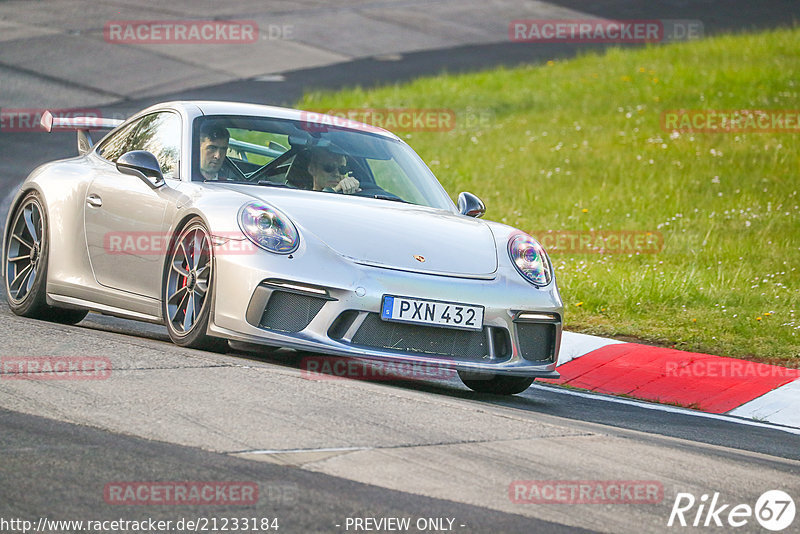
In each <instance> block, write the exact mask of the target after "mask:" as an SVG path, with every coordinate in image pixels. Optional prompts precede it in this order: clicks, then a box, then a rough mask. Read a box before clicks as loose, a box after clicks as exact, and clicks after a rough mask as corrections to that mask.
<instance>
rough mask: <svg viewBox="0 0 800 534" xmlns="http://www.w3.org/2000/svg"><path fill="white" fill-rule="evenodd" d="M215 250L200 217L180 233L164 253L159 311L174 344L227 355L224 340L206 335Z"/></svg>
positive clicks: (191, 221) (212, 285)
mask: <svg viewBox="0 0 800 534" xmlns="http://www.w3.org/2000/svg"><path fill="white" fill-rule="evenodd" d="M213 271H214V247H213V246H212V245H211V235H210V234H209V232H208V229H207V228H206V225H205V223H204V222H203V220H202V219H200V218H199V217H195V218H194V219H192V220H190V221H189V222H188V223H187V224H186V225H185V226H184V227H183V229H182V230H181V232H180V234H179V235H178V238H177V239H176V240H175V241H174V242H173V244H172V246H171V247H170V249H169V253H168V254H167V261H166V264H165V265H164V277H163V283H162V284H161V311H162V313H163V315H164V323H165V324H166V326H167V332H168V333H169V337H170V339H171V340H172V342H173V343H175V344H176V345H179V346H181V347H189V348H193V349H203V350H211V351H214V352H226V351H227V349H228V342H227V340H225V339H220V338H216V337H212V336H209V335H207V334H206V332H207V330H208V324H209V321H210V317H211V300H212V299H211V295H212V290H213V287H214V272H213Z"/></svg>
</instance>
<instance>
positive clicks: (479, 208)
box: [458, 192, 486, 219]
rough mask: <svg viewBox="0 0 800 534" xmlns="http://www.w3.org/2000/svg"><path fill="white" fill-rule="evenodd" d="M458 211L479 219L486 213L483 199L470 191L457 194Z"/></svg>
mask: <svg viewBox="0 0 800 534" xmlns="http://www.w3.org/2000/svg"><path fill="white" fill-rule="evenodd" d="M458 211H459V213H461V215H466V216H467V217H475V218H476V219H480V218H481V217H483V214H484V213H486V206H485V205H484V203H483V201H482V200H481V199H479V198H478V197H476V196H475V195H473V194H472V193H466V192H464V193H459V194H458Z"/></svg>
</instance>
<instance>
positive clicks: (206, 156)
mask: <svg viewBox="0 0 800 534" xmlns="http://www.w3.org/2000/svg"><path fill="white" fill-rule="evenodd" d="M230 138H231V135H230V133H228V129H227V128H223V127H222V126H216V125H214V124H204V125H203V127H202V128H201V129H200V175H201V176H202V177H203V179H204V180H235V179H236V176H234V175H232V174H231V173H230V171H228V169H224V168H223V167H222V165H223V163H225V155H226V154H227V153H228V142H229V141H230Z"/></svg>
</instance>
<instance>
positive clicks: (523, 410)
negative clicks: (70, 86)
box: [0, 1, 800, 533]
mask: <svg viewBox="0 0 800 534" xmlns="http://www.w3.org/2000/svg"><path fill="white" fill-rule="evenodd" d="M559 3H561V4H564V5H565V6H567V7H574V8H576V9H577V8H580V9H582V10H584V11H587V10H588V11H591V10H592V9H594V10H596V11H597V14H598V15H602V16H608V17H610V16H618V17H620V18H622V17H625V18H636V17H637V16H645V14H643V13H642V12H641V11H637V10H636V9H635V6H634V7H631V3H630V2H599V3H595V4H593V6H592V7H587V6H585V5H583V3H582V2H559ZM686 4H687V2H678V1H676V2H661V3H658V4H657V5H659V6H662V8H663V9H664V11H663V12H659V13H654V12H653V11H647V13H646V16H647V17H664V18H666V17H670V16H671V17H674V18H681V17H682V16H683V15H682V14H685V12H686V11H685V6H686ZM738 5H744V4H738ZM748 5H749V6H750V7H748V8H747V9H742V10H741V11H736V10H723V9H722V8H721V7H720V4H719V3H713V2H697V3H695V7H696V9H697V10H698V13H699V14H697V15H696V18H703V19H704V20H707V21H709V22H707V24H706V28H707V31H709V32H712V33H713V32H714V31H721V30H725V29H736V28H748V29H749V28H752V27H770V26H773V25H777V24H785V23H787V22H788V21H789V18H790V16H789V15H787V13H788V11H787V10H794V11H795V12H796V11H797V6H796V4H795V3H790V2H761V3H757V4H756V3H748ZM651 7H652V5H651ZM681 8H683V11H681V10H680V9H681ZM670 9H673V11H670ZM702 10H707V11H705V12H702ZM574 53H575V49H571V48H568V47H561V48H559V47H554V48H553V49H552V50H544V49H536V51H535V52H532V51H531V49H530V47H525V46H521V45H511V44H499V45H486V46H465V47H460V48H457V49H448V50H439V51H428V52H418V53H414V54H405V55H403V57H402V58H401V59H400V60H399V61H382V60H378V59H363V60H358V61H355V62H352V63H347V64H343V65H334V66H329V67H323V68H317V69H308V70H304V71H298V72H292V73H287V74H286V75H285V79H284V81H281V82H256V81H241V82H230V83H225V84H220V85H218V86H212V87H205V88H201V89H194V90H190V91H183V92H181V93H180V94H173V95H163V96H158V97H149V98H147V99H139V100H130V101H125V102H123V103H120V104H117V105H114V106H108V107H105V108H104V109H103V110H104V112H106V113H128V112H132V111H134V110H137V109H140V108H141V107H143V106H144V105H147V104H148V103H150V102H155V101H160V100H166V99H170V98H224V99H230V100H243V101H251V102H263V103H271V104H278V105H287V104H291V103H292V102H294V101H295V100H296V98H297V97H299V95H300V94H301V93H302V91H303V90H304V89H308V88H312V87H329V88H336V87H340V86H343V85H353V84H362V85H374V84H380V83H385V82H391V81H396V80H404V79H409V78H413V77H414V76H417V75H421V74H426V73H435V72H439V71H440V70H442V67H443V66H444V67H446V68H447V69H448V70H450V71H455V70H468V69H476V68H483V67H487V66H491V65H497V64H516V63H519V62H523V61H537V60H543V59H547V58H549V57H564V56H569V55H571V54H574ZM73 154H74V136H73V135H68V134H56V135H43V134H36V133H25V134H13V135H12V134H3V137H2V143H0V161H2V170H3V172H2V177H1V178H0V180H2V182H1V183H0V188H1V189H0V190H2V191H3V196H4V197H5V196H6V194H7V193H8V192H10V191H11V190H12V189H13V188H14V186H15V185H16V184H18V183H19V182H20V181H21V180H22V179H23V178H24V176H25V175H26V174H27V173H28V172H29V171H30V169H32V168H33V167H34V166H35V165H37V164H38V163H41V162H44V161H48V160H51V159H54V158H57V157H63V156H70V155H73ZM0 317H1V319H0V339H1V340H2V345H3V349H2V354H3V355H14V356H50V355H89V356H103V357H108V358H110V359H111V361H112V364H113V370H114V371H113V374H112V376H111V378H110V379H108V380H103V381H75V382H59V381H49V380H29V381H11V380H3V381H2V382H0V428H2V432H0V452H1V456H2V460H1V461H0V518H2V519H6V520H8V519H11V518H23V519H29V520H38V518H39V517H47V518H49V519H93V520H102V519H117V518H120V517H122V518H124V519H127V520H135V519H145V518H149V517H152V518H157V519H163V520H166V519H172V520H174V521H177V520H178V519H180V518H197V517H216V518H218V519H219V518H223V517H234V516H237V517H242V516H244V517H259V518H260V517H277V518H278V519H279V521H280V526H281V528H280V530H279V532H346V531H349V532H352V531H353V530H352V529H349V530H346V529H345V527H344V525H345V521H346V519H347V518H354V517H411V518H414V519H417V518H425V517H431V518H453V519H455V523H454V524H455V525H456V526H455V527H454V530H455V531H458V532H465V533H466V532H469V533H472V532H475V533H483V532H560V531H567V530H569V531H579V530H578V529H581V528H585V529H587V530H594V531H602V532H665V531H669V530H674V529H669V528H668V527H667V526H666V522H667V518H668V517H669V514H670V508H671V506H672V503H673V501H674V499H675V496H676V494H677V493H678V492H692V493H694V495H695V496H698V497H699V496H700V495H701V494H704V493H705V494H711V493H714V492H719V493H720V495H721V496H722V498H723V499H724V502H727V503H734V504H735V503H740V502H741V503H749V504H750V505H753V504H754V503H755V501H756V499H757V498H758V496H759V495H760V494H762V493H763V492H764V491H766V490H770V489H783V490H784V491H787V492H788V493H789V494H790V495H792V496H794V497H795V500H796V501H797V498H798V496H800V476H798V475H800V436H798V434H797V433H796V431H792V430H791V429H785V428H778V427H774V426H772V425H767V424H760V423H758V422H753V421H747V422H745V421H739V420H736V419H735V418H726V417H708V416H705V415H703V414H697V413H693V412H691V411H688V410H681V409H669V408H662V407H658V406H652V405H647V404H646V403H639V402H634V401H629V400H625V399H614V398H607V397H603V396H599V395H583V394H580V393H577V392H573V391H570V390H564V389H560V388H555V387H549V386H539V387H537V386H534V387H533V388H531V389H530V390H528V391H526V392H525V393H524V394H522V395H519V396H515V397H512V398H500V397H494V396H487V395H476V394H473V393H471V392H469V391H467V390H466V389H465V388H464V387H463V386H461V385H460V383H459V382H458V380H457V379H451V380H438V381H414V382H409V381H405V382H366V381H344V380H312V379H308V377H307V376H304V374H303V372H302V370H301V369H300V365H299V361H300V358H302V356H303V355H299V354H292V353H282V352H276V353H268V354H265V353H264V352H263V351H262V352H256V351H252V350H245V349H246V348H245V347H238V348H236V349H232V350H231V351H229V353H228V354H225V355H218V354H209V353H203V352H199V351H193V350H188V349H182V348H178V347H175V346H173V345H171V344H170V343H169V342H168V340H167V337H166V333H165V331H164V329H163V328H161V327H157V326H152V325H146V324H140V323H134V322H129V321H124V320H118V319H113V318H109V317H104V316H99V315H94V314H92V315H90V316H89V317H88V318H87V319H86V320H85V321H83V322H82V323H81V324H79V325H77V326H75V327H66V326H60V325H52V324H47V323H42V322H39V321H30V320H23V319H19V318H16V317H14V316H13V315H12V314H10V312H9V311H8V309H7V307H5V305H3V306H2V307H0ZM197 480H199V481H225V480H246V481H251V482H255V483H256V484H258V486H259V488H260V499H259V501H258V503H257V504H255V505H251V506H236V507H232V506H190V505H182V506H120V505H110V504H108V503H107V502H106V501H105V500H104V496H103V488H104V486H105V485H106V484H108V483H112V482H115V481H197ZM514 480H603V481H609V480H657V481H659V482H660V483H661V484H662V485H663V488H664V498H663V501H662V502H660V503H657V504H635V505H632V504H612V505H602V504H588V505H577V504H573V505H566V504H547V505H534V504H517V503H513V502H511V500H510V499H509V496H508V488H509V484H511V483H512V482H513V481H514ZM795 523H796V524H797V520H796V522H795ZM337 525H338V526H337ZM712 528H713V527H712ZM0 530H1V529H0ZM8 531H9V532H10V531H11V530H8ZM67 531H78V530H77V529H61V530H57V532H67ZM412 531H416V530H412ZM737 531H741V532H755V531H762V530H761V529H760V528H759V526H758V524H757V523H755V521H753V520H751V521H750V523H748V525H746V526H745V527H743V528H740V529H737Z"/></svg>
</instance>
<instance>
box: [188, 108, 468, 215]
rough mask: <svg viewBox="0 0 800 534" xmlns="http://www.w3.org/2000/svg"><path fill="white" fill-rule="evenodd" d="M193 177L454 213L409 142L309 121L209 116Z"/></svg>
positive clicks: (198, 131) (198, 137)
mask: <svg viewBox="0 0 800 534" xmlns="http://www.w3.org/2000/svg"><path fill="white" fill-rule="evenodd" d="M193 131H194V135H193V143H194V145H193V146H194V148H193V162H192V168H193V169H194V172H193V173H192V180H195V181H225V182H228V183H231V182H233V183H246V184H253V185H262V186H273V187H286V188H295V189H304V190H308V191H318V192H320V193H335V194H347V195H351V196H357V197H366V198H372V199H380V200H387V201H395V202H408V203H411V204H418V205H422V206H430V207H434V208H440V209H447V210H452V209H453V204H452V202H451V201H450V198H449V197H448V196H447V193H446V192H445V190H444V189H443V188H442V186H441V185H440V184H439V182H438V181H437V180H436V178H435V177H434V176H433V174H432V173H431V172H430V170H429V169H428V167H427V166H426V165H425V164H424V163H423V162H422V160H421V159H420V158H419V156H417V154H416V153H415V152H414V151H413V150H411V148H410V147H408V145H406V144H405V143H402V142H400V141H397V140H395V139H390V138H386V137H383V136H381V135H377V134H374V133H371V132H364V131H358V130H352V129H347V128H339V127H331V126H329V125H325V124H317V123H311V122H305V121H292V120H285V119H269V118H262V117H243V116H204V117H199V118H197V119H196V120H195V123H194V130H193Z"/></svg>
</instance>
